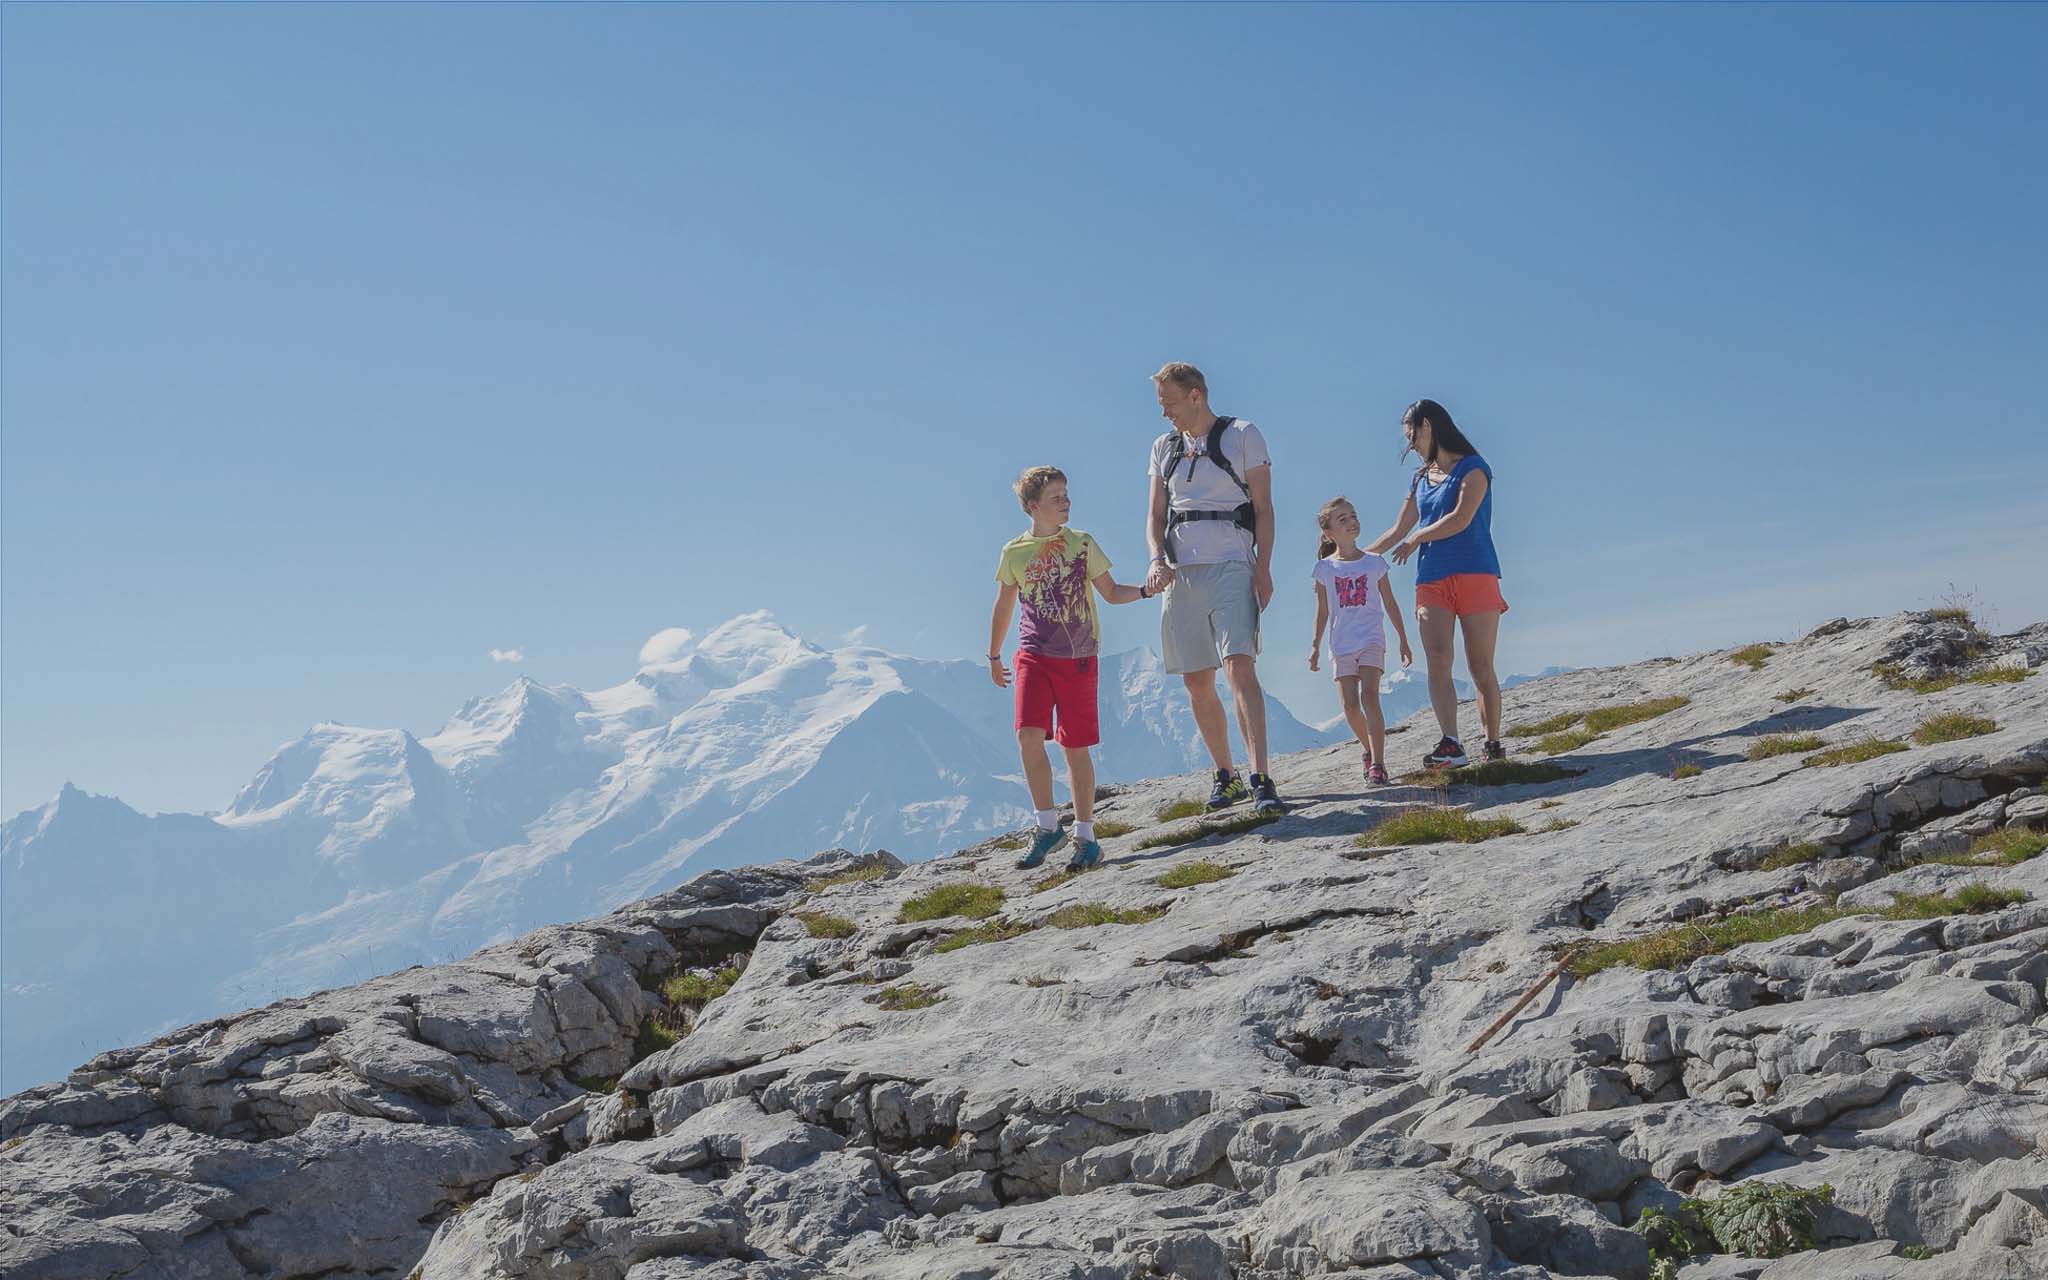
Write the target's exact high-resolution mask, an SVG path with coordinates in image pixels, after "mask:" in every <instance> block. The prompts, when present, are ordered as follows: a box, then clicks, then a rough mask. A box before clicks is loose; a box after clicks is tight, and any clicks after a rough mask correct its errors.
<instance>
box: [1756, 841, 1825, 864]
mask: <svg viewBox="0 0 2048 1280" xmlns="http://www.w3.org/2000/svg"><path fill="white" fill-rule="evenodd" d="M1827 852H1828V851H1827V850H1826V849H1824V848H1822V847H1821V846H1820V845H1817V844H1815V843H1814V842H1813V841H1811V840H1807V841H1802V842H1801V843H1799V844H1788V845H1786V846H1785V847H1784V848H1782V849H1774V850H1772V851H1771V853H1770V856H1768V857H1766V858H1765V859H1764V860H1763V861H1762V862H1761V863H1759V864H1758V869H1759V870H1762V871H1782V870H1784V869H1785V868H1786V867H1799V866H1804V865H1806V864H1807V863H1809V862H1818V861H1820V860H1821V859H1822V858H1824V857H1826V856H1827Z"/></svg>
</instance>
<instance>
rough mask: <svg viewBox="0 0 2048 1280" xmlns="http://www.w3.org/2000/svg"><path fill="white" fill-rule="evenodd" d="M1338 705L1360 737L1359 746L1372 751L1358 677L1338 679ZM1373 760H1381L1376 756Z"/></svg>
mask: <svg viewBox="0 0 2048 1280" xmlns="http://www.w3.org/2000/svg"><path fill="white" fill-rule="evenodd" d="M1337 704H1338V705H1339V706H1341V707H1343V708H1344V723H1345V724H1348V725H1350V726H1351V732H1352V733H1353V734H1355V735H1357V737H1358V745H1359V746H1361V747H1364V748H1365V749H1366V750H1368V751H1370V750H1372V739H1371V738H1370V737H1369V736H1368V734H1367V726H1366V722H1365V712H1363V711H1361V710H1359V707H1358V677H1357V676H1338V677H1337ZM1373 759H1375V760H1377V759H1379V757H1378V756H1374V757H1373Z"/></svg>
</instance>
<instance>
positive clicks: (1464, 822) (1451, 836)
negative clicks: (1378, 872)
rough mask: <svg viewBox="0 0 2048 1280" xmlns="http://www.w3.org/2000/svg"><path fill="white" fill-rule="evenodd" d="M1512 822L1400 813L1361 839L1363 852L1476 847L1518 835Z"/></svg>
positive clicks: (1456, 813)
mask: <svg viewBox="0 0 2048 1280" xmlns="http://www.w3.org/2000/svg"><path fill="white" fill-rule="evenodd" d="M1523 829H1524V828H1523V827H1522V824H1521V823H1519V822H1516V821H1515V820H1514V819H1513V818H1475V817H1473V816H1472V815H1471V814H1469V813H1466V812H1465V811H1464V810H1463V809H1411V810H1410V811H1408V812H1407V813H1397V814H1395V815H1394V816H1393V817H1391V818H1388V819H1386V820H1385V821H1383V822H1381V823H1380V824H1379V825H1378V826H1376V827H1374V828H1373V829H1372V830H1370V831H1368V832H1366V833H1365V834H1364V835H1362V836H1360V837H1358V847H1359V848H1361V849H1387V848H1392V847H1394V846H1396V845H1409V844H1446V843H1454V844H1477V843H1479V842H1480V841H1481V840H1491V839H1493V838H1494V837H1495V836H1511V835H1517V834H1519V833H1520V832H1521V831H1522V830H1523Z"/></svg>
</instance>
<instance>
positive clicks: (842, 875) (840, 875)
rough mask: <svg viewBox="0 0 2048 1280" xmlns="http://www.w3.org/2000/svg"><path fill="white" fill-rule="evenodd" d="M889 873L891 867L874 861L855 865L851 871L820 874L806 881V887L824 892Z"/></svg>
mask: <svg viewBox="0 0 2048 1280" xmlns="http://www.w3.org/2000/svg"><path fill="white" fill-rule="evenodd" d="M888 874H889V868H887V867H885V866H883V865H882V864H881V863H879V862H874V863H870V864H868V865H867V866H865V867H855V868H854V869H853V870H851V871H841V872H837V873H835V874H833V875H829V876H819V877H818V878H817V879H815V880H810V881H806V882H805V884H804V888H806V889H808V890H810V891H811V892H812V893H822V892H823V891H825V890H827V889H836V888H838V887H839V886H840V885H843V884H863V883H865V882H867V881H869V880H880V879H882V878H883V877H884V876H886V875H888Z"/></svg>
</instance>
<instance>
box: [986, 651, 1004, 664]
mask: <svg viewBox="0 0 2048 1280" xmlns="http://www.w3.org/2000/svg"><path fill="white" fill-rule="evenodd" d="M988 660H989V661H990V662H1001V661H1002V660H1003V655H1002V654H1000V653H992V654H990V655H988Z"/></svg>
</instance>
